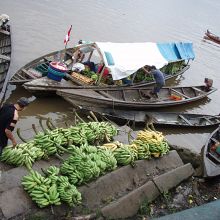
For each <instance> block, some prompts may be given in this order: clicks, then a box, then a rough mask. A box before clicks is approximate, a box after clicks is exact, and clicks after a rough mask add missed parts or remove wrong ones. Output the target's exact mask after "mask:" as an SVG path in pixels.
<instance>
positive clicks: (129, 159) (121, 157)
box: [113, 145, 136, 165]
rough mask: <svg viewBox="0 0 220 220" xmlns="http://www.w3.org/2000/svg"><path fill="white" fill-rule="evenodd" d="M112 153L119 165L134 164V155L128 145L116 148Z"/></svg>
mask: <svg viewBox="0 0 220 220" xmlns="http://www.w3.org/2000/svg"><path fill="white" fill-rule="evenodd" d="M113 153H114V156H115V158H116V160H117V163H118V164H119V165H128V164H132V165H133V164H134V160H135V156H136V155H135V153H134V152H133V151H132V150H131V149H130V148H129V147H128V145H124V146H122V147H120V148H117V149H116V150H115V151H114V152H113Z"/></svg>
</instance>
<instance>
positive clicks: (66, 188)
mask: <svg viewBox="0 0 220 220" xmlns="http://www.w3.org/2000/svg"><path fill="white" fill-rule="evenodd" d="M57 190H58V192H59V195H60V199H61V201H64V202H66V203H67V204H68V205H69V206H76V205H79V204H80V203H81V201H82V197H81V194H80V192H79V191H78V190H77V188H76V187H75V186H74V185H71V184H70V183H69V181H68V178H63V177H62V178H61V177H60V179H59V185H58V187H57Z"/></svg>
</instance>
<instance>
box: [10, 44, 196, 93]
mask: <svg viewBox="0 0 220 220" xmlns="http://www.w3.org/2000/svg"><path fill="white" fill-rule="evenodd" d="M100 44H101V45H102V44H104V45H109V43H91V44H84V45H78V46H75V47H74V48H69V49H67V50H62V51H56V52H53V53H50V54H47V55H44V56H41V57H39V58H37V59H35V60H33V61H31V62H30V63H28V64H26V65H25V66H24V67H22V68H21V69H20V70H18V71H17V72H16V73H15V74H14V76H12V78H11V79H10V83H11V84H14V85H21V84H24V87H25V88H26V89H27V90H29V91H30V92H33V93H34V94H35V95H42V94H46V95H48V94H49V95H50V94H51V93H49V92H55V91H56V90H57V89H60V88H62V89H69V88H79V89H80V88H81V89H82V88H96V87H107V88H114V87H118V85H114V82H116V81H117V80H116V81H115V78H113V72H114V71H116V70H117V74H123V76H126V74H127V75H128V76H129V74H133V75H132V77H130V78H131V79H130V83H129V86H131V87H134V88H135V87H141V86H146V85H153V84H154V83H155V81H154V79H153V77H152V76H149V77H147V76H146V74H145V73H144V72H143V71H142V67H143V66H144V64H146V65H153V64H155V65H156V64H157V63H160V67H161V70H162V71H163V72H164V74H165V80H169V79H172V78H174V77H177V76H178V75H181V74H183V73H184V72H185V71H186V70H187V69H188V68H189V67H190V65H189V60H191V59H194V54H193V51H192V45H191V44H190V49H189V52H188V54H187V57H184V56H181V57H180V56H179V55H176V56H174V57H171V58H170V57H168V58H167V59H165V58H164V57H163V56H162V55H161V54H160V52H159V50H158V48H157V47H156V46H155V48H156V49H155V51H156V52H155V53H157V55H158V54H159V55H158V56H155V58H152V59H151V58H149V59H150V61H148V60H146V61H145V59H144V58H143V55H142V54H141V53H140V54H138V55H137V57H134V54H133V52H132V51H131V53H129V55H130V56H131V58H133V59H134V61H133V62H132V65H134V64H136V65H134V66H132V68H133V69H132V70H131V69H130V66H129V65H130V64H129V62H128V63H124V60H122V61H123V62H122V61H121V60H119V61H118V64H117V65H118V66H120V62H121V63H122V64H123V65H124V66H125V67H124V68H123V70H120V68H118V66H117V65H116V64H114V65H113V64H111V65H110V64H109V63H108V62H109V61H108V59H110V58H111V59H113V58H114V59H116V58H117V56H116V58H115V57H112V56H110V55H109V52H108V54H107V55H103V54H106V53H105V50H104V49H103V50H102V48H101V46H100ZM111 44H112V45H113V46H115V44H114V43H111ZM118 44H120V43H118ZM124 44H125V43H124ZM124 44H123V43H121V44H120V45H121V47H122V46H124ZM133 44H135V43H133ZM133 44H132V43H131V45H130V44H129V45H130V46H132V48H134V46H136V44H135V45H133ZM148 44H149V43H143V45H145V46H146V47H147V45H148ZM150 44H151V43H150ZM141 45H142V44H141ZM155 45H156V44H155ZM178 45H179V44H178ZM184 45H185V46H186V45H188V44H187V43H185V44H181V46H183V47H184ZM116 46H118V45H116ZM126 46H127V44H126ZM162 46H163V47H164V45H162ZM165 46H166V45H165ZM87 47H92V48H93V51H92V52H88V54H85V55H86V56H85V58H84V59H85V60H83V61H80V62H81V63H86V62H87V63H88V62H90V63H91V62H92V61H94V62H96V65H95V66H96V67H97V68H98V69H99V67H100V63H102V65H103V66H102V68H101V69H100V70H97V72H99V73H97V72H96V73H94V72H93V71H89V72H88V71H82V72H80V73H79V72H76V71H72V69H73V66H74V64H75V59H72V57H73V56H74V54H76V53H77V52H78V51H79V50H82V49H84V48H87ZM167 48H168V49H167ZM174 48H176V49H175V50H174ZM137 49H140V45H139V44H138V46H137ZM142 50H143V49H142ZM166 50H167V51H170V50H171V51H172V53H171V54H175V53H177V51H178V49H177V47H173V48H172V47H168V46H167V47H166V49H163V51H166ZM186 51H187V49H186ZM113 52H114V51H113ZM120 52H121V53H119V52H117V54H116V55H120V56H121V57H123V56H124V55H123V53H122V52H123V51H120ZM144 52H145V51H144ZM178 53H179V52H178ZM97 54H98V55H97ZM113 55H114V54H113ZM97 56H98V58H97ZM120 56H119V57H120ZM138 56H139V57H138ZM60 57H61V58H62V60H63V62H64V63H65V64H66V65H67V68H68V73H69V74H66V77H64V78H63V79H62V80H61V82H56V81H55V80H51V79H48V77H46V76H45V75H47V69H48V66H49V63H50V62H51V61H58V60H61V59H60ZM109 57H110V58H109ZM158 57H159V58H158ZM139 58H140V59H139ZM95 60H96V61H95ZM97 60H98V61H97ZM131 60H132V59H131ZM140 60H142V62H140ZM158 60H159V61H158ZM111 61H112V60H111ZM94 62H93V64H94ZM145 62H146V63H145ZM103 63H104V64H103ZM133 63H134V64H133ZM126 65H127V66H128V67H126ZM142 65H143V66H142ZM139 67H140V68H139ZM105 70H108V71H109V74H108V76H107V77H106V76H104V73H105ZM123 71H124V72H123ZM91 72H93V73H94V74H95V75H96V76H97V78H98V79H96V80H92V79H91V78H90V75H89V74H90V73H91ZM114 74H115V75H117V74H116V73H114ZM114 77H116V78H117V77H118V76H114ZM118 81H119V80H118ZM120 83H121V82H120ZM120 86H121V87H126V86H128V85H127V84H124V85H122V84H120Z"/></svg>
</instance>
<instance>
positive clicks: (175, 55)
mask: <svg viewBox="0 0 220 220" xmlns="http://www.w3.org/2000/svg"><path fill="white" fill-rule="evenodd" d="M157 46H158V48H159V50H160V52H161V54H162V55H163V57H164V58H165V59H166V60H167V61H168V62H172V61H177V60H190V59H192V60H193V59H194V58H195V54H194V52H193V46H192V43H182V42H180V43H157Z"/></svg>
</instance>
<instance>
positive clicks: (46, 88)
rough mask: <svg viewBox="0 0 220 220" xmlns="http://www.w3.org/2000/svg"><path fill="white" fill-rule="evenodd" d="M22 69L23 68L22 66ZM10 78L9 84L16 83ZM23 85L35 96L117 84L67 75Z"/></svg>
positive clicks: (43, 78) (151, 82)
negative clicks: (88, 81) (58, 90)
mask: <svg viewBox="0 0 220 220" xmlns="http://www.w3.org/2000/svg"><path fill="white" fill-rule="evenodd" d="M189 67H190V66H189V65H185V66H184V67H183V68H182V69H180V70H179V71H177V72H176V73H173V74H165V80H166V81H167V80H170V79H173V78H175V77H177V76H179V75H182V74H183V73H184V72H185V71H186V70H188V69H189ZM22 69H23V70H24V68H22ZM15 76H16V75H15ZM12 81H13V78H12V80H10V82H11V84H16V83H14V82H12ZM153 84H155V81H154V80H149V81H145V82H141V83H140V82H139V83H133V84H131V85H129V87H131V88H139V87H144V86H150V85H153ZM23 87H24V88H25V89H26V90H28V91H29V92H31V93H32V94H34V95H35V96H51V95H54V94H56V91H57V89H96V88H117V87H119V86H118V85H107V84H103V83H102V84H100V85H95V84H89V85H88V84H83V82H81V81H79V80H77V78H74V77H73V76H71V75H67V76H66V77H65V78H64V79H62V80H61V82H57V81H55V80H52V79H49V78H48V77H46V76H45V77H42V78H39V79H34V80H30V81H29V82H26V83H24V84H23ZM120 87H123V88H125V87H128V85H120Z"/></svg>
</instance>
